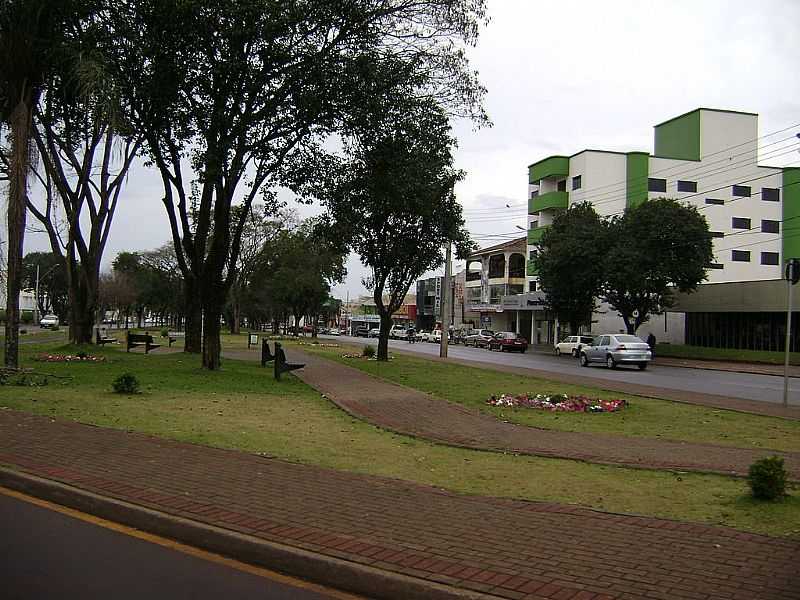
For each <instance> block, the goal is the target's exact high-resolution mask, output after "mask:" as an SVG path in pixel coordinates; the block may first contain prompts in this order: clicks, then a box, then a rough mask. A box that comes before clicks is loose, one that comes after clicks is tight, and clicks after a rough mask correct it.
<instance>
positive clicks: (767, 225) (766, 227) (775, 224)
mask: <svg viewBox="0 0 800 600" xmlns="http://www.w3.org/2000/svg"><path fill="white" fill-rule="evenodd" d="M780 232H781V223H780V221H770V220H768V219H762V221H761V233H780Z"/></svg>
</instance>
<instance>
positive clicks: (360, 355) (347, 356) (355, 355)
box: [342, 354, 394, 360]
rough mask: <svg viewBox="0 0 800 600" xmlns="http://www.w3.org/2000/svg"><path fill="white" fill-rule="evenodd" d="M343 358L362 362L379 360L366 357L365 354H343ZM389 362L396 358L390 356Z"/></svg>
mask: <svg viewBox="0 0 800 600" xmlns="http://www.w3.org/2000/svg"><path fill="white" fill-rule="evenodd" d="M342 358H360V359H362V360H378V357H377V356H364V355H363V354H342ZM389 360H394V356H392V355H391V354H390V355H389Z"/></svg>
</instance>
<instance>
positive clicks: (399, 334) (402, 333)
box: [389, 325, 408, 340]
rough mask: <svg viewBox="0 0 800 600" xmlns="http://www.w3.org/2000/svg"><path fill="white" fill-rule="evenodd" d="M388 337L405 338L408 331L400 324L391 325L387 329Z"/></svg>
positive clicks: (394, 338)
mask: <svg viewBox="0 0 800 600" xmlns="http://www.w3.org/2000/svg"><path fill="white" fill-rule="evenodd" d="M389 337H390V338H391V339H393V340H406V339H408V331H407V330H406V328H405V327H403V326H402V325H392V328H391V329H390V330H389Z"/></svg>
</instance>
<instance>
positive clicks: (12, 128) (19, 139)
mask: <svg viewBox="0 0 800 600" xmlns="http://www.w3.org/2000/svg"><path fill="white" fill-rule="evenodd" d="M75 4H77V3H75V2H70V1H68V0H3V2H2V3H0V125H1V126H3V127H7V128H8V132H9V134H8V135H9V138H10V144H9V147H8V150H7V153H4V154H5V157H4V159H3V163H4V165H5V169H4V170H5V171H6V177H7V179H8V217H7V220H8V249H7V260H8V270H7V274H6V335H5V365H6V367H10V368H17V366H18V364H19V318H20V314H19V293H20V289H21V279H22V252H23V242H24V237H25V223H26V217H27V215H26V205H27V200H28V173H29V171H30V168H31V165H32V163H33V160H32V159H33V157H34V155H35V150H34V148H33V147H32V145H31V135H32V129H33V125H32V115H33V111H34V107H35V105H36V102H37V101H38V99H39V96H40V94H41V92H42V89H43V86H44V83H45V81H46V79H47V77H48V75H49V73H50V72H51V71H52V70H54V69H56V68H57V64H56V61H57V58H56V57H57V55H58V47H59V45H60V38H61V35H62V30H63V24H64V20H65V19H66V18H67V17H68V15H70V14H71V12H72V11H73V10H75V9H76V8H77V7H76V6H73V5H75Z"/></svg>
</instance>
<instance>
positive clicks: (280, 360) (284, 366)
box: [275, 342, 305, 381]
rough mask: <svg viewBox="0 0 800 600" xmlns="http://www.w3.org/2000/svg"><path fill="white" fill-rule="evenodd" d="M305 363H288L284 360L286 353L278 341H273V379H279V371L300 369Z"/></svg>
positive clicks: (285, 371) (286, 371)
mask: <svg viewBox="0 0 800 600" xmlns="http://www.w3.org/2000/svg"><path fill="white" fill-rule="evenodd" d="M303 367H305V364H301V363H290V362H287V361H286V353H285V352H284V351H283V348H281V345H280V343H278V342H275V379H277V380H278V381H280V380H281V373H288V372H289V371H294V370H296V369H302V368H303Z"/></svg>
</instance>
